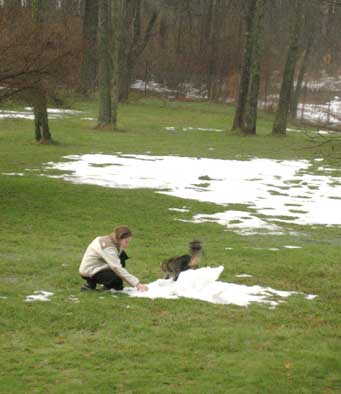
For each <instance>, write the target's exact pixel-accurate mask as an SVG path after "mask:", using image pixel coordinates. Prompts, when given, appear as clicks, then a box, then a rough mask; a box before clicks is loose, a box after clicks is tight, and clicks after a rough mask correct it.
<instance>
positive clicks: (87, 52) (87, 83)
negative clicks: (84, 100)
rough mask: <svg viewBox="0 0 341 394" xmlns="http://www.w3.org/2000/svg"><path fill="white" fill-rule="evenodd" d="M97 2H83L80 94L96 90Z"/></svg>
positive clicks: (93, 0) (90, 0)
mask: <svg viewBox="0 0 341 394" xmlns="http://www.w3.org/2000/svg"><path fill="white" fill-rule="evenodd" d="M97 28H98V0H85V4H84V18H83V60H82V65H81V82H80V85H81V93H82V94H88V93H89V92H91V91H94V90H95V89H96V75H97V53H96V52H97Z"/></svg>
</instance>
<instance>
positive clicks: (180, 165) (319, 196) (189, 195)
mask: <svg viewBox="0 0 341 394" xmlns="http://www.w3.org/2000/svg"><path fill="white" fill-rule="evenodd" d="M65 159H67V160H68V161H65V162H60V163H53V162H49V163H47V164H45V165H44V169H45V170H46V172H45V173H44V174H43V175H44V176H48V177H51V178H62V179H64V180H66V181H69V182H73V183H77V184H94V185H99V186H104V187H111V188H128V189H135V188H151V189H155V190H156V192H157V193H161V194H166V195H170V196H174V197H179V198H184V199H193V200H198V201H201V202H209V203H215V204H220V205H223V206H226V207H228V205H229V204H238V205H242V204H243V205H245V211H244V210H239V211H237V210H227V209H226V210H224V212H219V213H215V214H212V215H209V214H196V215H194V216H193V219H192V221H193V222H195V223H201V222H216V223H219V224H221V225H224V226H226V227H227V228H228V229H232V230H234V231H238V232H240V233H241V234H255V233H259V232H260V231H266V232H270V233H272V234H282V233H283V228H282V226H280V224H281V222H282V223H286V224H296V225H313V224H319V225H341V216H340V215H335V212H338V211H340V209H341V200H340V198H341V187H340V186H339V185H338V184H337V183H336V182H335V180H337V179H338V178H337V177H335V176H333V173H330V174H328V175H315V174H314V173H313V172H309V170H310V167H311V166H312V164H311V163H310V162H309V161H307V160H298V161H293V160H271V159H258V158H253V159H250V160H245V161H241V160H221V159H207V158H191V157H178V156H151V155H133V154H131V155H126V154H125V155H118V154H117V155H103V154H95V155H91V154H88V155H71V156H65ZM323 168H324V167H320V169H321V170H323ZM51 169H52V170H56V169H57V170H60V171H62V172H64V174H61V175H49V174H48V171H49V170H51ZM65 172H67V173H65ZM179 173H181V177H180V176H179ZM206 179H207V180H208V182H207V185H206V187H205V188H202V187H200V185H201V184H202V182H203V180H206ZM283 190H285V193H283ZM296 207H299V209H296ZM260 215H261V218H260V217H259V216H260Z"/></svg>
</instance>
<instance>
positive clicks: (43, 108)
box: [31, 0, 52, 144]
mask: <svg viewBox="0 0 341 394" xmlns="http://www.w3.org/2000/svg"><path fill="white" fill-rule="evenodd" d="M32 19H33V21H34V22H35V24H36V28H37V37H38V39H39V37H40V35H41V23H42V21H43V2H42V0H32ZM40 85H41V83H40V82H37V86H36V87H34V88H33V89H32V90H31V92H32V97H31V100H32V104H33V113H34V130H35V139H36V141H37V142H40V143H44V144H47V143H49V142H50V141H51V140H52V138H51V133H50V129H49V122H48V114H47V98H46V93H45V91H44V89H43V88H42V87H41V86H40Z"/></svg>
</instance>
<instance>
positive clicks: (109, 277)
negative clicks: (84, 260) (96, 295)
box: [83, 269, 123, 290]
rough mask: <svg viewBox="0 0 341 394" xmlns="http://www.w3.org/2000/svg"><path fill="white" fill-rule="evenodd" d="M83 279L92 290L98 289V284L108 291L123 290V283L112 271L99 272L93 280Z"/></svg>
mask: <svg viewBox="0 0 341 394" xmlns="http://www.w3.org/2000/svg"><path fill="white" fill-rule="evenodd" d="M83 279H85V280H86V281H87V284H88V287H89V288H90V289H96V285H97V283H99V284H102V285H104V287H105V288H107V289H115V290H123V281H122V279H121V278H120V277H119V276H117V275H116V274H115V273H114V272H113V271H111V270H110V269H108V270H104V271H100V272H97V274H95V275H94V276H93V277H92V278H86V277H84V276H83Z"/></svg>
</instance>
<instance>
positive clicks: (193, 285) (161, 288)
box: [124, 266, 316, 307]
mask: <svg viewBox="0 0 341 394" xmlns="http://www.w3.org/2000/svg"><path fill="white" fill-rule="evenodd" d="M223 270H224V267H223V266H220V267H216V268H212V267H205V268H200V269H197V270H188V271H185V272H182V273H181V274H180V276H179V278H178V280H177V281H176V282H175V281H173V280H172V279H158V280H156V281H155V282H152V283H149V284H148V288H149V290H148V291H147V292H140V291H138V290H136V289H134V288H131V287H129V288H125V289H124V292H125V293H126V294H128V295H129V296H130V297H140V298H150V299H156V298H166V299H176V298H179V297H185V298H192V299H196V300H201V301H207V302H211V303H214V304H235V305H239V306H244V307H246V306H248V305H249V304H250V303H252V302H258V303H263V304H268V305H269V306H270V307H275V306H277V305H278V304H279V303H281V302H283V301H282V300H278V298H287V297H289V296H291V295H293V294H302V293H297V292H294V291H279V290H275V289H272V288H271V287H261V286H246V285H240V284H235V283H227V282H221V281H218V278H219V276H220V274H221V273H222V272H223ZM315 297H316V296H314V295H312V294H310V295H305V298H306V299H309V300H311V299H314V298H315Z"/></svg>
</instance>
